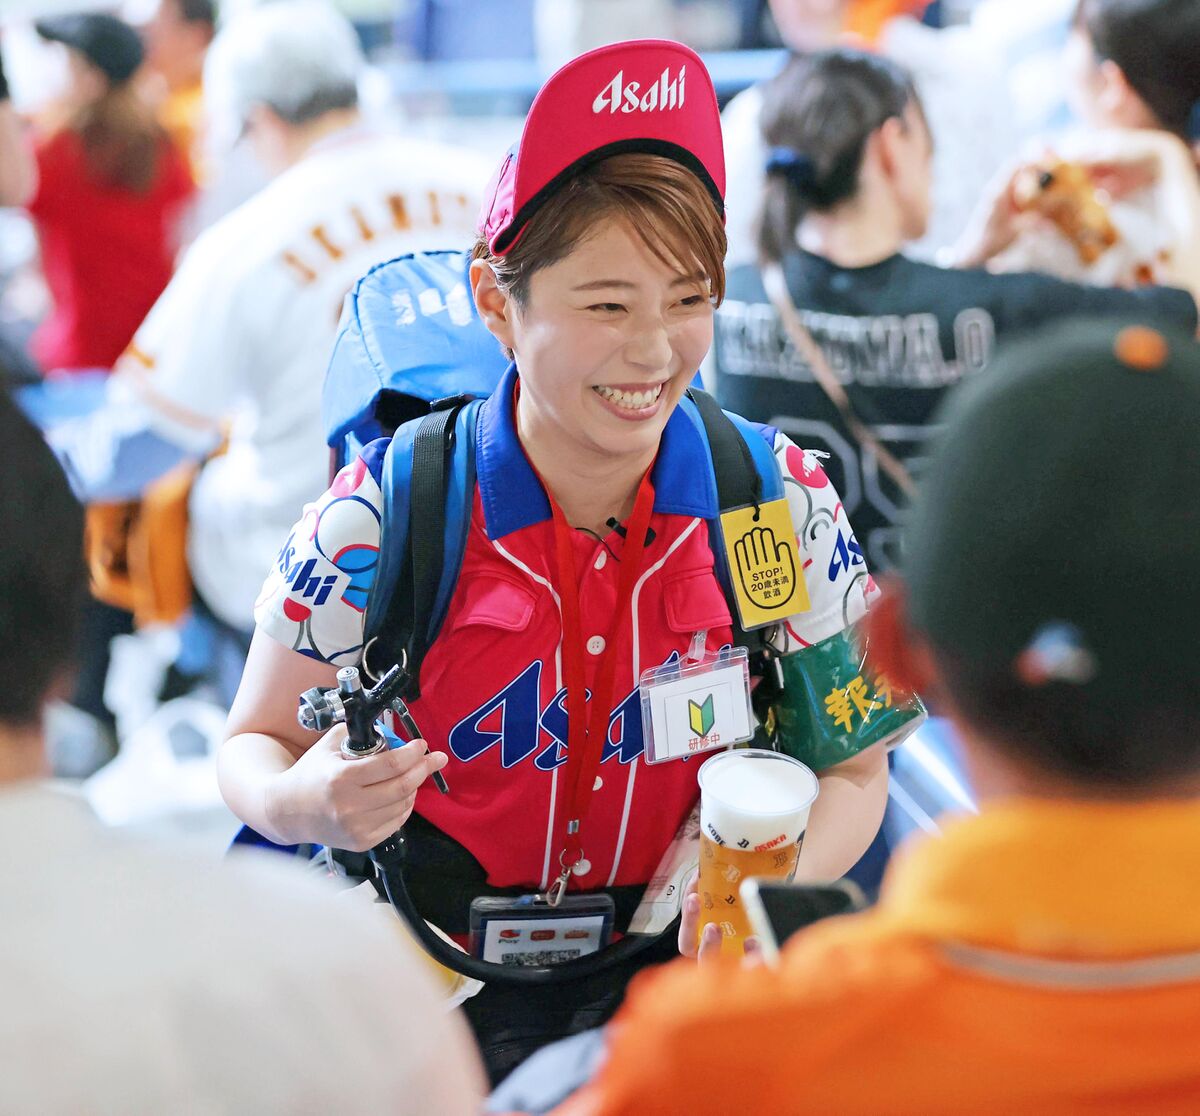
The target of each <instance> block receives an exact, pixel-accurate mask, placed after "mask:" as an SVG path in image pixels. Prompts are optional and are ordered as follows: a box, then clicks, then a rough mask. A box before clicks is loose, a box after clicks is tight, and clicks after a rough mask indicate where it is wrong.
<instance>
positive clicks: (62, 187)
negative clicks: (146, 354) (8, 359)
mask: <svg viewBox="0 0 1200 1116" xmlns="http://www.w3.org/2000/svg"><path fill="white" fill-rule="evenodd" d="M35 153H36V158H37V166H38V189H37V193H36V195H35V196H34V198H33V201H32V202H31V203H30V206H29V212H30V214H31V215H32V217H33V220H34V224H35V225H36V227H37V231H38V238H39V240H40V242H41V251H42V270H43V272H44V274H45V277H46V285H47V286H48V287H49V288H50V295H51V298H52V299H53V301H54V307H53V309H52V311H51V312H50V315H49V317H48V318H47V319H46V321H45V322H43V323H42V325H41V327H40V328H39V330H38V331H37V333H36V334H35V336H34V339H33V352H34V356H36V357H37V359H38V361H39V362H40V363H41V365H42V367H43V368H45V369H47V370H48V371H49V370H51V369H59V368H61V369H76V368H111V367H112V365H113V364H114V363H115V362H116V359H117V357H119V356H120V355H121V353H122V351H123V350H124V349H125V346H126V345H128V344H129V342H130V340H131V339H132V337H133V334H134V331H135V330H136V329H137V327H138V326H139V325H141V323H142V319H143V318H144V317H145V316H146V314H147V313H149V311H150V308H151V307H152V306H153V305H154V303H155V300H156V299H157V298H158V296H159V295H160V294H161V293H162V291H163V288H164V287H165V286H166V285H167V281H168V280H169V279H170V278H171V271H172V268H173V261H174V255H175V246H176V241H175V229H174V226H175V223H176V221H177V219H178V217H179V214H180V209H181V206H182V204H183V202H185V201H186V200H187V198H188V197H189V196H190V195H191V193H192V190H193V189H194V187H193V184H192V179H191V175H190V173H189V171H188V169H187V164H186V161H185V160H184V158H183V156H182V155H180V153H179V152H178V151H177V150H176V148H175V146H174V145H173V144H172V143H170V142H169V141H167V140H164V141H163V144H162V152H161V155H160V157H159V165H158V171H157V174H156V176H155V179H154V183H153V185H152V186H151V187H150V189H149V190H147V191H146V192H145V193H136V192H135V191H133V190H130V189H128V188H127V187H124V186H113V185H107V184H104V183H102V182H100V181H98V180H97V178H96V176H95V174H94V173H93V172H92V171H91V169H90V167H89V166H88V162H87V158H86V156H85V154H84V150H83V144H82V141H81V140H80V138H79V136H78V135H77V134H76V133H75V132H73V131H70V130H68V129H64V130H62V131H60V132H57V133H56V134H54V135H53V136H51V137H49V138H48V139H45V140H43V141H41V142H40V143H38V145H37V147H36V152H35Z"/></svg>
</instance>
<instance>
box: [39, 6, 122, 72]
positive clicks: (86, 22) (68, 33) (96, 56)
mask: <svg viewBox="0 0 1200 1116" xmlns="http://www.w3.org/2000/svg"><path fill="white" fill-rule="evenodd" d="M34 26H35V27H36V28H37V33H38V34H39V35H41V37H42V38H43V39H48V40H49V41H50V42H54V43H63V44H64V45H66V46H69V47H71V48H72V49H73V50H77V51H79V53H80V54H82V55H83V56H84V57H85V58H86V59H87V60H88V61H89V62H91V64H92V65H93V66H95V67H96V68H97V69H98V70H100V71H101V72H102V73H103V74H104V75H105V77H107V78H108V80H109V81H110V82H112V84H113V85H120V84H121V83H122V82H124V81H128V80H129V79H130V78H131V77H133V75H134V73H136V72H137V68H138V67H139V66H140V65H141V64H142V59H143V58H144V57H145V49H144V48H143V46H142V40H141V36H140V35H138V33H137V31H135V30H134V28H132V27H131V26H130V25H129V24H128V23H126V22H125V21H124V20H120V19H117V17H116V16H111V15H104V14H102V13H99V12H86V13H80V14H78V15H65V16H57V17H55V18H53V19H41V20H38V21H37V23H36V24H35V25H34Z"/></svg>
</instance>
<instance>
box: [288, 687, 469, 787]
mask: <svg viewBox="0 0 1200 1116" xmlns="http://www.w3.org/2000/svg"><path fill="white" fill-rule="evenodd" d="M405 681H406V678H405V676H404V672H403V671H402V670H401V669H400V666H399V664H397V665H396V666H394V667H392V669H391V670H389V671H388V672H387V673H386V674H385V675H384V676H383V677H382V678H381V679H380V680H379V682H378V683H376V685H375V686H373V687H372V688H371V689H369V690H364V689H363V686H362V679H361V678H360V677H359V673H358V667H352V666H351V667H343V668H342V669H341V670H339V671H338V673H337V686H336V687H329V688H325V687H322V686H314V687H313V688H312V689H311V690H305V692H304V693H302V694H301V695H300V707H299V709H297V711H296V720H297V721H298V722H299V723H300V727H301V728H305V729H308V731H309V732H328V731H329V729H331V728H333V726H334V725H338V724H343V723H344V724H345V726H346V739H345V740H343V741H342V755H344V756H345V757H346V758H347V759H361V758H363V757H364V756H373V755H375V754H376V753H377V752H382V751H383V750H384V749H385V748H386V747H387V746H388V745H387V739H386V738H385V737H384V735H383V731H382V730H381V729H380V728H379V726H378V725H377V724H376V723H375V722H376V721H377V720H378V719H379V716H380V715H381V714H382V713H383V711H384V710H385V709H391V710H392V711H393V712H394V713H395V714H396V717H397V719H398V720H399V722H400V724H401V726H402V727H403V729H404V731H405V732H406V733H407V734H408V736H409V737H410V738H411V739H413V740H418V739H420V737H421V730H420V729H419V728H417V724H416V722H415V721H414V720H413V718H412V714H411V713H410V712H409V711H408V706H407V705H406V704H405V702H404V699H403V698H402V697H401V696H400V693H399V691H400V689H401V688H402V686H403V685H404V683H405ZM433 781H434V783H435V784H436V786H437V789H438V790H439V791H440V792H441V793H442V794H449V792H450V788H449V786H448V785H447V784H446V780H445V778H444V777H443V776H442V773H441V772H440V771H435V772H434V773H433Z"/></svg>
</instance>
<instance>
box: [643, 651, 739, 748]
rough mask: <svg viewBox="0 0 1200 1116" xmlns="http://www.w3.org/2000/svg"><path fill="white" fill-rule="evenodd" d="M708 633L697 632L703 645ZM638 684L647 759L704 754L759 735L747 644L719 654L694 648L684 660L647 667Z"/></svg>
mask: <svg viewBox="0 0 1200 1116" xmlns="http://www.w3.org/2000/svg"><path fill="white" fill-rule="evenodd" d="M704 634H705V633H703V632H701V633H699V634H698V636H697V642H699V644H700V646H701V647H703V640H702V638H701V637H702V636H703V635H704ZM693 647H695V643H694V644H693ZM638 688H639V691H640V693H641V698H642V733H643V736H644V738H645V742H646V762H647V763H662V762H663V761H664V760H673V759H682V758H683V757H684V756H694V755H698V754H699V753H701V752H707V751H711V750H712V749H713V748H723V747H726V746H728V745H730V744H739V743H741V742H743V741H745V740H749V739H750V738H751V737H752V736H753V735H754V717H753V713H752V712H751V708H750V659H749V656H748V654H747V653H746V649H745V648H744V647H735V648H729V647H727V648H725V649H723V650H721V651H719V652H716V653H715V654H714V653H712V652H704V651H701V652H700V653H697V652H696V651H695V650H693V651H692V652H690V653H689V655H688V658H687V659H685V660H683V661H682V662H674V663H667V664H666V665H665V666H661V667H655V668H654V669H653V670H648V671H646V672H645V673H643V674H642V677H641V682H640V685H639V687H638Z"/></svg>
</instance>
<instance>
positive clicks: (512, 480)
mask: <svg viewBox="0 0 1200 1116" xmlns="http://www.w3.org/2000/svg"><path fill="white" fill-rule="evenodd" d="M516 383H517V367H516V365H515V364H510V365H509V366H508V370H507V371H506V372H505V373H504V377H503V378H502V379H501V381H500V383H499V385H498V386H497V387H496V390H495V391H494V392H492V394H491V395H490V396H489V397H488V399H487V402H486V403H484V405H483V409H482V411H481V413H480V416H479V427H478V434H477V441H476V455H475V468H476V474H477V476H478V478H479V493H480V497H481V499H482V501H483V515H484V524H485V526H486V528H487V533H488V538H490V539H501V538H503V537H504V536H505V535H509V534H512V533H513V532H514V531H520V530H522V529H523V528H525V527H530V526H532V525H533V524H535V523H542V522H544V521H545V520H547V519H549V518H550V501H549V500H548V499H547V498H546V493H545V490H544V489H543V488H542V485H541V482H540V481H539V480H538V478H537V474H536V473H535V472H534V471H533V467H532V466H531V465H530V464H529V459H528V458H527V457H526V456H525V451H524V449H522V447H521V441H520V439H519V438H518V437H517V422H516V413H515V408H514V403H515V399H514V388H515V387H516ZM709 461H710V457H709V452H708V446H707V443H706V442H705V439H704V435H703V433H702V432H701V430H700V429H699V428H698V427H697V425H696V423H695V422H694V421H693V420H692V418H691V414H690V412H689V411H688V410H685V409H684V405H682V404H681V405H680V406H678V407H676V408H675V411H674V413H673V414H672V415H671V417H670V418H669V419H668V420H667V425H666V427H665V428H664V430H663V435H662V440H661V442H660V443H659V447H658V457H657V458H656V459H655V461H654V468H653V470H652V471H651V474H650V479H651V480H652V481H653V483H654V511H655V513H657V514H659V515H686V516H689V517H696V518H700V519H715V518H716V516H717V511H718V505H717V489H716V482H715V481H714V479H713V475H712V468H711V466H710V464H709Z"/></svg>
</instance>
